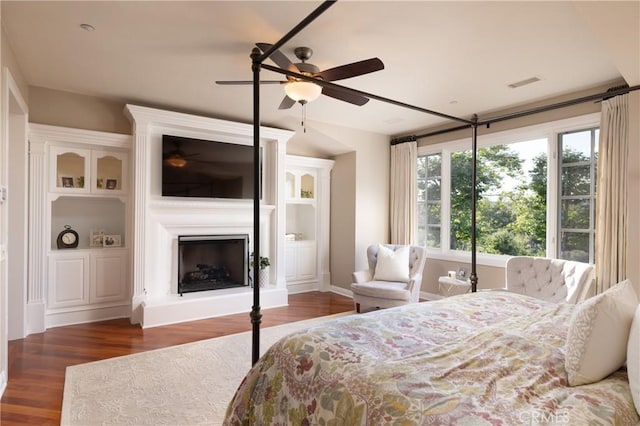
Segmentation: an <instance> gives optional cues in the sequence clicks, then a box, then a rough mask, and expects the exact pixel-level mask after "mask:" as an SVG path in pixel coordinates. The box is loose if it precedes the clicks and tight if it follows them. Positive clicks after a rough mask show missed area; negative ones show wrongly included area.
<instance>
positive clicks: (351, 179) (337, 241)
mask: <svg viewBox="0 0 640 426" xmlns="http://www.w3.org/2000/svg"><path fill="white" fill-rule="evenodd" d="M356 156H357V154H356V152H355V151H353V152H350V153H347V154H342V155H338V156H336V157H335V158H334V160H335V165H334V166H333V170H332V171H331V253H330V261H331V283H332V284H333V285H337V286H339V287H343V288H348V286H347V285H346V284H351V273H352V272H353V271H354V270H355V269H354V267H355V255H356V252H355V247H356V214H355V212H356V196H355V194H356Z"/></svg>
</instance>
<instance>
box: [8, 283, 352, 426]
mask: <svg viewBox="0 0 640 426" xmlns="http://www.w3.org/2000/svg"><path fill="white" fill-rule="evenodd" d="M351 310H353V302H352V300H351V299H350V298H348V297H344V296H339V295H336V294H333V293H320V292H310V293H302V294H295V295H291V296H289V306H287V307H283V308H273V309H267V310H264V311H262V314H263V317H262V327H269V326H273V325H279V324H285V323H289V322H294V321H300V320H304V319H309V318H315V317H320V316H324V315H330V314H336V313H340V312H347V311H351ZM249 330H251V323H250V322H249V315H248V313H246V314H238V315H230V316H226V317H219V318H212V319H207V320H201V321H193V322H188V323H181V324H176V325H169V326H164V327H156V328H150V329H146V330H143V329H141V328H140V327H139V326H138V325H131V324H130V323H129V320H127V319H120V320H111V321H104V322H99V323H92V324H82V325H72V326H67V327H58V328H51V329H49V330H47V331H46V332H45V333H41V334H34V335H31V336H28V337H27V338H25V339H20V340H15V341H11V342H9V383H8V386H7V389H6V390H5V392H4V395H3V397H2V401H1V406H0V409H1V413H2V416H1V418H0V424H2V426H8V425H54V424H59V423H60V410H61V407H62V392H63V388H64V375H65V369H66V367H67V366H71V365H76V364H82V363H85V362H90V361H97V360H101V359H107V358H112V357H116V356H121V355H128V354H133V353H136V352H143V351H148V350H151V349H158V348H164V347H167V346H173V345H179V344H182V343H188V342H194V341H197V340H203V339H209V338H212V337H218V336H223V335H226V334H233V333H239V332H242V331H249Z"/></svg>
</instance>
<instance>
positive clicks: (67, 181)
mask: <svg viewBox="0 0 640 426" xmlns="http://www.w3.org/2000/svg"><path fill="white" fill-rule="evenodd" d="M60 179H61V180H62V187H63V188H73V178H72V177H70V176H62V177H61V178H60Z"/></svg>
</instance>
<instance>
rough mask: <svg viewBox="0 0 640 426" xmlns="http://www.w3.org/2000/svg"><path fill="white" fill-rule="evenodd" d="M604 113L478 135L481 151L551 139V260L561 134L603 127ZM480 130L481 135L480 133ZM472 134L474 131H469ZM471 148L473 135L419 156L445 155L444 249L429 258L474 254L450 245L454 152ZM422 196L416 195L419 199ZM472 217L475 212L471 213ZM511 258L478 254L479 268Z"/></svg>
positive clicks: (465, 259) (429, 251) (458, 258)
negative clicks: (482, 149) (602, 115)
mask: <svg viewBox="0 0 640 426" xmlns="http://www.w3.org/2000/svg"><path fill="white" fill-rule="evenodd" d="M599 126H600V113H599V112H596V113H591V114H586V115H581V116H577V117H571V118H566V119H562V120H555V121H550V122H547V123H541V124H536V125H531V126H526V127H520V128H517V129H510V130H504V131H500V132H495V133H489V134H486V135H479V136H478V149H480V148H486V147H489V146H493V145H503V144H509V143H517V142H525V141H531V140H535V139H543V138H546V139H547V243H546V253H547V257H551V258H555V257H556V255H557V247H558V244H557V235H558V188H559V185H558V160H557V158H558V135H559V134H560V133H565V132H570V131H575V130H579V129H583V128H586V127H599ZM480 130H481V129H479V132H478V133H480ZM469 133H471V131H469ZM469 149H471V136H469V137H466V138H464V139H457V140H454V141H450V142H443V143H437V144H433V145H423V146H420V147H418V156H422V155H430V154H441V155H442V162H441V163H442V171H441V173H442V182H441V185H442V186H441V197H442V199H441V221H442V223H441V228H440V229H441V233H440V248H432V247H427V255H428V257H429V258H432V259H437V260H447V261H452V262H466V263H469V262H470V261H471V252H469V251H461V250H451V249H450V247H449V245H450V236H449V232H450V223H449V221H450V217H451V214H450V213H451V211H450V208H451V207H450V203H451V200H450V195H451V153H453V152H456V151H462V150H469ZM417 197H418V194H416V199H417ZM417 214H418V212H417V211H416V215H417ZM469 214H471V212H469ZM509 257H510V256H508V255H500V254H486V253H480V252H478V253H477V254H476V262H477V264H478V265H486V266H498V267H504V265H505V261H506V259H507V258H509Z"/></svg>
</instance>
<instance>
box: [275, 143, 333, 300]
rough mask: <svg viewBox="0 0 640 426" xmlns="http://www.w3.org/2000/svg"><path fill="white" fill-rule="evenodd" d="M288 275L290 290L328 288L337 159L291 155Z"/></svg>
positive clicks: (287, 202)
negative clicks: (332, 190) (333, 176)
mask: <svg viewBox="0 0 640 426" xmlns="http://www.w3.org/2000/svg"><path fill="white" fill-rule="evenodd" d="M286 161H287V163H286V172H285V191H284V192H285V207H286V226H285V250H284V253H285V259H284V260H285V278H286V280H287V287H288V288H289V290H290V291H305V290H328V289H329V285H330V282H329V280H330V271H329V207H330V206H329V199H330V185H331V168H332V167H333V164H334V161H333V160H326V159H319V158H310V157H300V156H293V155H288V156H287V160H286Z"/></svg>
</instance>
